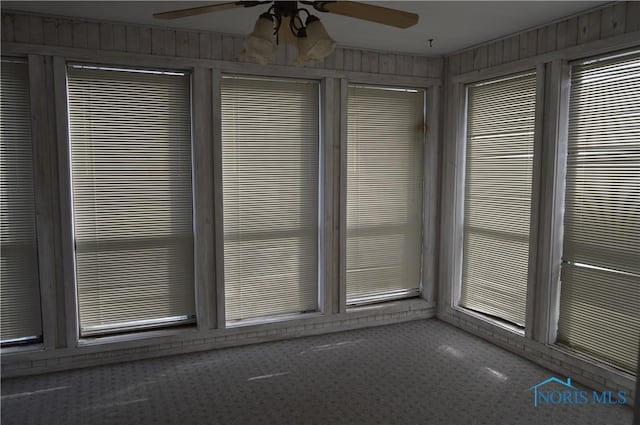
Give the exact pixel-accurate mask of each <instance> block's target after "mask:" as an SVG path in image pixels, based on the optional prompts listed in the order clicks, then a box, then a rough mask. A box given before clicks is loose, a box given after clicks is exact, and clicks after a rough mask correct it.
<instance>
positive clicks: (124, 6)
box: [2, 1, 606, 55]
mask: <svg viewBox="0 0 640 425" xmlns="http://www.w3.org/2000/svg"><path fill="white" fill-rule="evenodd" d="M213 3H216V2H197V1H116V2H106V1H62V2H57V1H2V8H3V9H11V10H23V11H30V12H38V13H43V14H52V15H62V16H70V17H84V18H91V19H99V20H108V21H118V22H131V23H140V24H147V25H154V26H165V27H173V28H185V29H194V30H209V31H217V32H223V33H231V34H247V33H249V32H250V31H251V29H252V28H253V24H254V22H255V20H256V18H257V17H258V15H259V14H260V13H262V12H263V11H266V9H267V8H268V5H261V6H256V7H253V8H238V9H233V10H226V11H222V12H218V13H211V14H207V15H201V16H194V17H189V18H181V19H176V20H172V21H164V20H158V19H154V18H153V17H152V16H151V15H152V13H154V12H163V11H168V10H174V9H182V8H188V7H195V6H202V5H207V4H213ZM369 3H375V4H377V5H381V6H386V7H393V8H397V9H403V10H407V11H411V12H414V13H417V14H418V15H420V21H419V22H418V25H416V26H414V27H412V28H409V29H397V28H392V27H387V26H384V25H379V24H375V23H370V22H365V21H361V20H358V19H353V18H348V17H344V16H337V15H331V14H326V13H319V12H318V15H320V17H321V19H322V20H323V22H324V24H325V26H326V28H327V30H328V31H329V34H330V35H331V36H332V37H333V38H334V39H335V40H336V41H337V42H338V44H340V45H343V46H353V47H361V48H370V49H378V50H387V51H394V52H405V53H421V54H426V55H441V54H446V53H451V52H454V51H456V50H460V49H463V48H466V47H469V46H472V45H475V44H479V43H482V42H485V41H489V40H492V39H496V38H500V37H503V36H506V35H509V34H512V33H514V32H518V31H521V30H524V29H527V28H530V27H535V26H538V25H541V24H545V23H548V22H550V21H554V20H558V19H560V18H564V17H566V16H569V15H573V14H576V13H578V12H582V11H584V10H588V9H591V8H594V7H597V6H599V5H602V4H604V3H606V2H602V1H600V2H594V1H432V2H431V1H380V2H372V1H369ZM430 38H432V39H434V41H433V47H429V42H428V40H429V39H430Z"/></svg>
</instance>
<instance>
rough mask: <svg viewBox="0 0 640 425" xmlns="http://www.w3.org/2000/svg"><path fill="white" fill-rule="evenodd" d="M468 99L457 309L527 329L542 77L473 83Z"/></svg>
mask: <svg viewBox="0 0 640 425" xmlns="http://www.w3.org/2000/svg"><path fill="white" fill-rule="evenodd" d="M467 96H468V97H467V144H466V168H465V195H464V198H465V199H464V234H463V262H462V263H463V264H462V286H461V294H460V301H459V305H460V306H462V307H466V308H469V309H471V310H475V311H478V312H481V313H484V314H487V315H490V316H495V317H497V318H500V319H503V320H506V321H509V322H512V323H515V324H516V325H519V326H524V321H525V310H526V292H527V269H528V264H529V225H530V209H531V183H532V169H533V133H534V120H535V104H536V76H535V74H533V73H531V74H526V75H519V76H516V77H513V78H505V79H501V80H496V81H490V82H484V83H478V84H472V85H470V86H468V91H467Z"/></svg>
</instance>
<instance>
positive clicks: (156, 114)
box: [67, 66, 195, 336]
mask: <svg viewBox="0 0 640 425" xmlns="http://www.w3.org/2000/svg"><path fill="white" fill-rule="evenodd" d="M67 78H68V97H69V99H68V101H69V121H70V139H71V168H72V181H73V218H74V233H75V234H74V237H75V261H76V283H77V292H78V294H77V296H78V306H79V319H80V333H81V335H82V336H88V335H93V334H98V333H104V332H109V331H122V330H127V329H135V328H139V327H150V326H159V325H166V324H168V323H175V322H179V323H182V322H184V321H188V320H193V317H194V315H195V306H194V305H195V300H194V263H193V229H192V227H193V224H192V189H191V123H190V92H189V90H190V88H189V85H190V83H189V76H188V75H186V74H184V73H180V72H158V71H144V70H131V69H115V68H98V67H86V66H70V67H69V68H68V76H67Z"/></svg>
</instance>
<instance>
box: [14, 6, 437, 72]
mask: <svg viewBox="0 0 640 425" xmlns="http://www.w3.org/2000/svg"><path fill="white" fill-rule="evenodd" d="M243 38H244V37H243V36H238V35H230V34H220V33H215V32H207V31H189V30H181V29H170V28H164V27H150V26H143V25H135V24H121V23H111V22H108V23H107V22H97V21H91V20H85V19H71V18H62V17H47V16H38V15H31V14H22V13H19V12H16V13H14V12H6V11H3V12H2V41H3V42H13V43H24V44H34V45H47V46H56V47H75V48H80V49H91V50H94V51H95V50H105V51H116V52H127V53H138V54H147V55H159V56H165V57H166V56H170V57H186V58H196V59H212V60H224V61H231V62H237V61H242V59H241V58H240V56H239V53H240V52H241V50H242V48H243ZM296 55H297V51H296V48H295V47H294V46H292V45H285V46H281V47H280V48H279V49H278V51H277V52H276V54H275V55H274V56H272V57H270V58H269V60H268V63H269V64H272V65H292V64H293V61H294V59H295V57H296ZM292 66H293V65H292ZM305 67H311V68H321V69H332V70H339V71H353V72H365V73H373V74H392V75H404V76H416V77H430V78H438V77H441V76H442V70H443V59H442V58H441V57H435V58H428V57H426V56H420V55H409V54H396V53H386V52H378V51H372V50H361V49H351V48H343V47H338V48H336V50H335V51H334V53H333V54H332V55H331V56H329V57H327V58H325V59H324V60H323V61H318V62H314V63H311V64H308V65H305Z"/></svg>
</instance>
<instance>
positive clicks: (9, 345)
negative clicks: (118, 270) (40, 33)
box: [1, 56, 47, 351]
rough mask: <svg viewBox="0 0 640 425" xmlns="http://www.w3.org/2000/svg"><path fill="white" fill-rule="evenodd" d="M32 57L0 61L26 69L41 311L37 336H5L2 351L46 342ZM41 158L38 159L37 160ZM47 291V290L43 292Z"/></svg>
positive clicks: (17, 57) (43, 233) (44, 278)
mask: <svg viewBox="0 0 640 425" xmlns="http://www.w3.org/2000/svg"><path fill="white" fill-rule="evenodd" d="M30 59H32V58H29V57H20V56H2V58H1V60H2V62H10V63H18V64H21V65H25V67H26V70H27V75H26V80H27V84H28V91H29V93H28V98H27V99H26V102H27V103H28V105H29V113H30V116H31V120H30V121H31V122H30V131H31V140H30V142H31V143H30V144H31V166H32V179H33V180H32V184H33V209H34V211H33V213H34V221H33V223H32V224H33V230H34V236H35V244H36V247H35V248H36V249H35V251H36V255H37V258H36V261H35V264H36V266H37V268H38V271H37V274H36V279H37V286H38V297H39V298H38V303H37V304H38V306H39V313H40V335H26V336H23V337H18V338H12V339H8V340H5V341H3V342H2V350H3V351H5V350H10V351H13V350H18V351H20V350H22V349H24V348H25V347H28V348H31V347H34V346H36V347H41V346H44V345H45V340H44V333H45V329H44V328H45V317H44V314H45V311H44V308H43V305H44V303H43V302H42V297H43V295H42V291H43V290H45V291H46V288H43V286H44V281H45V280H46V277H43V276H41V272H40V270H41V269H42V268H44V267H46V264H42V263H43V261H42V257H43V254H44V252H42V251H43V250H42V248H41V245H42V243H41V241H40V239H41V237H44V238H45V241H44V242H45V243H46V236H47V234H46V232H47V230H46V227H44V225H43V224H44V222H43V220H41V219H40V217H41V214H38V213H37V211H38V210H39V209H41V208H43V207H46V206H44V205H43V202H44V201H45V199H43V198H44V197H45V196H46V194H43V193H42V191H40V190H39V186H40V185H39V184H36V183H39V182H37V180H39V179H38V170H37V168H36V167H40V166H42V161H41V160H40V159H41V158H40V157H39V150H40V149H42V148H43V146H42V145H41V144H40V143H37V142H38V141H37V140H36V138H35V137H34V132H35V131H37V130H36V125H35V123H34V120H33V117H34V116H35V115H36V114H38V113H39V112H40V111H39V110H37V109H36V110H35V111H34V106H33V102H34V97H35V96H34V95H33V90H32V88H31V85H32V84H34V83H36V84H37V81H36V80H37V75H34V74H35V72H33V70H32V66H35V67H36V69H37V65H34V64H33V60H30ZM39 160H40V161H39ZM45 293H46V292H45Z"/></svg>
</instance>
